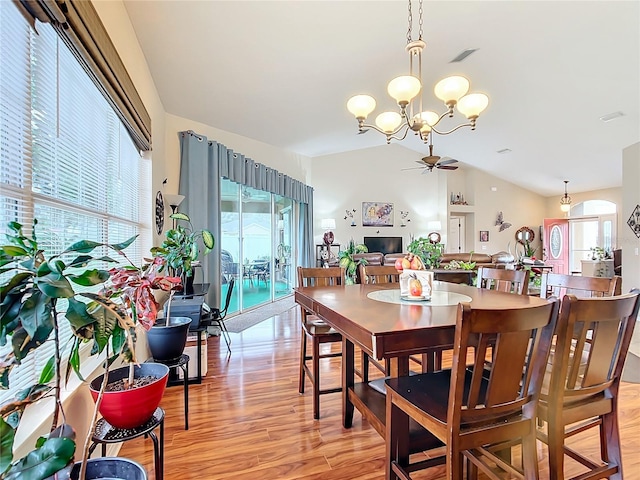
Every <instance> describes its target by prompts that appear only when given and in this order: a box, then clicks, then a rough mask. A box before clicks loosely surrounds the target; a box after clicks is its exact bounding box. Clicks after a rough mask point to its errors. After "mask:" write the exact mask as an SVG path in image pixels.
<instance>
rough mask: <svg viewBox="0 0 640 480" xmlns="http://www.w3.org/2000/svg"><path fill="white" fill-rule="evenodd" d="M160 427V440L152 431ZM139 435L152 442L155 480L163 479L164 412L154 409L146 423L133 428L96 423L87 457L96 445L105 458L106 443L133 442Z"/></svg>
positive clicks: (102, 422) (160, 409)
mask: <svg viewBox="0 0 640 480" xmlns="http://www.w3.org/2000/svg"><path fill="white" fill-rule="evenodd" d="M158 425H160V439H159V440H158V437H157V436H156V434H155V432H154V431H153V430H155V429H156V427H157V426H158ZM141 435H144V436H145V437H146V436H149V437H151V440H153V460H154V466H155V470H156V480H163V478H164V410H163V409H162V408H160V407H158V408H156V411H155V412H153V416H152V417H151V418H150V419H149V420H147V422H146V423H144V424H143V425H140V426H139V427H135V428H116V427H114V426H112V425H111V424H109V422H107V421H106V420H105V419H104V418H101V419H100V420H98V421H97V423H96V428H95V430H94V431H93V436H92V437H91V446H90V447H89V455H91V453H93V451H94V450H95V449H96V447H97V446H98V444H102V456H103V457H106V456H107V444H108V443H120V442H126V441H127V440H133V439H134V438H137V437H139V436H141Z"/></svg>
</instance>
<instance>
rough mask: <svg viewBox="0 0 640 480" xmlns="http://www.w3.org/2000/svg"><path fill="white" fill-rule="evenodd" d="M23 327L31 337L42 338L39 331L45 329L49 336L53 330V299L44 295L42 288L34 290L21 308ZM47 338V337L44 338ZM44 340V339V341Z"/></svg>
mask: <svg viewBox="0 0 640 480" xmlns="http://www.w3.org/2000/svg"><path fill="white" fill-rule="evenodd" d="M20 320H22V328H24V329H25V330H26V332H27V334H28V335H29V336H30V337H31V338H34V339H35V338H41V336H39V335H38V333H37V332H38V331H41V332H42V331H44V332H45V333H46V335H47V337H48V336H49V333H51V330H53V318H52V315H51V299H50V298H48V297H47V296H46V295H43V294H42V292H41V291H40V290H34V291H33V293H32V294H31V296H30V297H29V298H27V299H26V300H25V301H24V303H23V304H22V308H21V309H20ZM44 340H46V337H45V338H44ZM44 340H43V341H44Z"/></svg>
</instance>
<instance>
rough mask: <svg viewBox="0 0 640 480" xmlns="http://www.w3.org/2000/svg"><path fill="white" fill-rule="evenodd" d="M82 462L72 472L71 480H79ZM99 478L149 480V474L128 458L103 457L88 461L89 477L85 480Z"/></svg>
mask: <svg viewBox="0 0 640 480" xmlns="http://www.w3.org/2000/svg"><path fill="white" fill-rule="evenodd" d="M80 467H81V462H77V463H76V464H75V465H74V466H73V470H72V471H71V480H78V476H79V475H80ZM99 478H103V479H113V480H147V478H148V477H147V472H145V470H144V468H142V465H140V464H139V463H138V462H134V461H133V460H129V459H128V458H119V457H101V458H92V459H91V460H88V461H87V476H86V477H85V478H84V479H83V480H96V479H99Z"/></svg>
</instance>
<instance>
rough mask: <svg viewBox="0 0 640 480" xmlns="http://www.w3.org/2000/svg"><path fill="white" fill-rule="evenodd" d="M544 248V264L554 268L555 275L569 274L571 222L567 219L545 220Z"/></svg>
mask: <svg viewBox="0 0 640 480" xmlns="http://www.w3.org/2000/svg"><path fill="white" fill-rule="evenodd" d="M543 229H544V237H543V239H542V248H543V252H544V262H545V263H546V264H547V265H552V266H553V273H563V274H565V275H568V274H569V273H570V272H569V220H568V219H566V218H545V219H544V222H543Z"/></svg>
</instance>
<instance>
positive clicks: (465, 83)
mask: <svg viewBox="0 0 640 480" xmlns="http://www.w3.org/2000/svg"><path fill="white" fill-rule="evenodd" d="M433 91H434V93H435V94H436V97H438V98H439V99H440V100H442V101H443V102H444V103H445V105H447V106H449V105H450V104H451V105H455V104H456V102H457V101H458V100H459V99H460V98H462V97H463V96H464V95H466V93H467V92H468V91H469V80H467V79H466V78H464V77H461V76H459V75H453V76H451V77H447V78H443V79H442V80H440V81H439V82H438V83H436V86H435V87H434V88H433Z"/></svg>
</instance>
